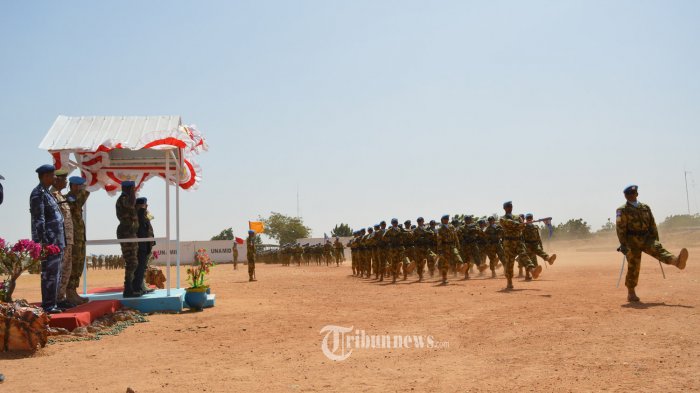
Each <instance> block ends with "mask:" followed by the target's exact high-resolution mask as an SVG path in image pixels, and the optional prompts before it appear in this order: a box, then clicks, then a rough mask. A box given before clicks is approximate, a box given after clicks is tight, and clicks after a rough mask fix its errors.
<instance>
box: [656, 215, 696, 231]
mask: <svg viewBox="0 0 700 393" xmlns="http://www.w3.org/2000/svg"><path fill="white" fill-rule="evenodd" d="M698 226H700V214H693V215H688V214H677V215H672V216H668V217H666V219H665V220H664V221H663V222H662V223H661V224H659V228H661V229H674V228H678V229H681V228H688V227H698Z"/></svg>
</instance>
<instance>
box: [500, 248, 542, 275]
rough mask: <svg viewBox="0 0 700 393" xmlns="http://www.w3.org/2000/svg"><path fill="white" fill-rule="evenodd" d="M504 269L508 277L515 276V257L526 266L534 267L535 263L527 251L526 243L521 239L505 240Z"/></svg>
mask: <svg viewBox="0 0 700 393" xmlns="http://www.w3.org/2000/svg"><path fill="white" fill-rule="evenodd" d="M503 254H504V255H503V256H504V257H505V260H503V261H501V262H502V263H503V270H504V273H505V275H506V278H513V268H514V267H515V259H516V258H518V263H519V264H521V265H522V266H523V267H525V268H528V269H529V268H533V267H535V265H534V264H533V263H532V261H530V258H529V257H528V256H527V253H526V252H525V245H524V244H523V242H522V241H521V240H507V239H504V240H503Z"/></svg>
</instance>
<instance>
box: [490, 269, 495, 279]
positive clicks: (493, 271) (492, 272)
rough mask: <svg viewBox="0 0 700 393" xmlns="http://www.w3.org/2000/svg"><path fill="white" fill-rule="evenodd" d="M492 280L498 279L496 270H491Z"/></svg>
mask: <svg viewBox="0 0 700 393" xmlns="http://www.w3.org/2000/svg"><path fill="white" fill-rule="evenodd" d="M491 278H496V271H495V270H491Z"/></svg>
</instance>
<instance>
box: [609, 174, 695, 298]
mask: <svg viewBox="0 0 700 393" xmlns="http://www.w3.org/2000/svg"><path fill="white" fill-rule="evenodd" d="M637 189H638V187H637V186H636V185H631V186H628V187H627V188H625V189H624V191H623V192H624V194H625V199H627V202H626V203H625V204H624V205H622V206H620V207H619V208H618V209H617V213H616V214H615V215H616V217H617V219H616V230H617V238H618V240H619V241H620V247H619V248H618V251H620V252H621V253H623V254H624V255H625V256H626V257H627V277H626V278H625V286H626V287H627V291H628V294H627V300H628V301H630V302H638V301H639V297H637V294H636V293H635V288H636V287H637V282H638V281H639V268H640V265H641V260H642V252H644V253H646V254H648V255H651V256H652V257H654V258H656V259H657V260H659V261H661V262H663V263H665V264H667V265H673V266H676V267H677V268H678V269H681V270H683V269H685V264H686V262H687V261H688V250H687V249H685V248H683V249H681V252H680V253H679V254H678V256H677V257H676V256H674V255H673V254H671V253H670V252H668V251H667V250H666V249H665V248H664V247H663V245H661V242H659V231H658V229H657V228H656V221H655V220H654V215H653V214H652V213H651V208H650V207H649V206H648V205H646V204H644V203H641V202H639V201H638V200H637V196H638V193H637Z"/></svg>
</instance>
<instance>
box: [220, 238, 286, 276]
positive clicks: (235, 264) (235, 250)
mask: <svg viewBox="0 0 700 393" xmlns="http://www.w3.org/2000/svg"><path fill="white" fill-rule="evenodd" d="M287 262H289V260H287ZM233 270H238V243H236V239H233Z"/></svg>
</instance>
